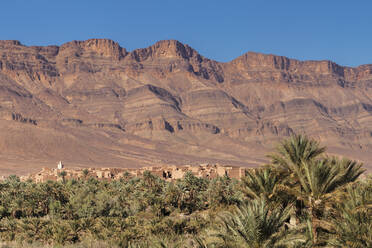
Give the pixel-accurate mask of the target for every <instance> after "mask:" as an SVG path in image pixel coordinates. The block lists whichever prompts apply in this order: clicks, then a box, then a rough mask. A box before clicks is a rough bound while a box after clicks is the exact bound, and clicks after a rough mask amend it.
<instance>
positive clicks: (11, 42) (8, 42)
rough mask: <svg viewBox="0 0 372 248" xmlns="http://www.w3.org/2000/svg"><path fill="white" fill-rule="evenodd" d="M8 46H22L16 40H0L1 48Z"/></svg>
mask: <svg viewBox="0 0 372 248" xmlns="http://www.w3.org/2000/svg"><path fill="white" fill-rule="evenodd" d="M9 46H22V44H21V42H20V41H18V40H0V47H2V48H3V47H9Z"/></svg>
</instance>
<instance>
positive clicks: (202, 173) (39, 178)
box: [20, 162, 246, 182]
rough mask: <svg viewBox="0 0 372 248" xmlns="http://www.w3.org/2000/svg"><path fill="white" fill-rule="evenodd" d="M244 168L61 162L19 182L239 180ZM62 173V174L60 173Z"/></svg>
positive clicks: (216, 165) (207, 165)
mask: <svg viewBox="0 0 372 248" xmlns="http://www.w3.org/2000/svg"><path fill="white" fill-rule="evenodd" d="M245 170H246V168H244V167H235V166H223V165H219V164H201V165H198V166H195V165H182V166H181V165H164V166H148V167H140V168H65V167H64V165H63V164H62V162H59V163H58V166H57V168H43V169H42V170H41V171H40V172H38V173H34V174H30V175H27V176H21V177H20V179H21V181H27V180H32V181H34V182H46V181H49V180H51V181H61V180H69V179H75V180H83V179H87V178H92V177H93V178H96V179H98V180H108V181H111V180H119V179H120V178H127V177H141V176H142V175H143V174H144V172H145V171H149V172H150V173H151V174H153V175H156V176H158V177H160V178H162V179H164V180H166V181H173V180H177V179H181V178H183V177H184V175H185V174H186V173H187V172H188V171H189V172H191V173H192V174H193V175H194V176H196V177H202V178H210V179H212V178H216V177H219V176H220V177H221V176H228V177H230V178H235V179H240V178H241V177H243V176H244V175H245ZM62 171H64V173H61V172H62ZM62 175H63V176H62Z"/></svg>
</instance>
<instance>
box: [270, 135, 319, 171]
mask: <svg viewBox="0 0 372 248" xmlns="http://www.w3.org/2000/svg"><path fill="white" fill-rule="evenodd" d="M276 150H277V151H276V153H274V154H270V155H268V157H269V158H270V159H271V164H272V165H274V166H275V168H276V169H279V170H280V171H282V172H284V173H291V172H295V171H297V170H299V167H301V163H302V162H307V161H311V160H313V159H316V158H319V156H320V155H322V154H324V152H325V150H326V148H325V147H322V146H320V144H319V142H318V141H316V140H314V139H310V138H308V137H307V136H305V135H301V134H299V135H293V136H291V137H290V138H289V139H286V140H284V141H282V142H281V143H280V145H279V146H278V147H277V149H276Z"/></svg>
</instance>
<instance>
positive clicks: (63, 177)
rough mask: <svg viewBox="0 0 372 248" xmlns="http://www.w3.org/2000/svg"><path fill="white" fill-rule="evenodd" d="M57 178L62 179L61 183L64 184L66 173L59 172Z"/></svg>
mask: <svg viewBox="0 0 372 248" xmlns="http://www.w3.org/2000/svg"><path fill="white" fill-rule="evenodd" d="M59 176H60V177H62V182H63V183H65V182H66V176H67V172H66V171H61V172H60V173H59Z"/></svg>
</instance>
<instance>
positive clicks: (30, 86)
mask: <svg viewBox="0 0 372 248" xmlns="http://www.w3.org/2000/svg"><path fill="white" fill-rule="evenodd" d="M371 99H372V65H362V66H358V67H354V68H352V67H344V66H340V65H338V64H336V63H334V62H331V61H299V60H294V59H289V58H286V57H283V56H275V55H267V54H260V53H253V52H248V53H246V54H244V55H242V56H240V57H238V58H237V59H235V60H232V61H230V62H227V63H221V62H217V61H214V60H211V59H208V58H205V57H203V56H202V55H200V54H199V53H198V52H197V51H195V50H194V49H193V48H191V47H190V46H188V45H185V44H182V43H181V42H179V41H174V40H166V41H159V42H157V43H156V44H154V45H152V46H150V47H148V48H143V49H136V50H134V51H131V52H129V51H127V50H126V49H125V48H122V47H120V45H119V44H118V43H116V42H114V41H111V40H107V39H91V40H87V41H72V42H68V43H66V44H63V45H62V46H47V47H39V46H24V45H22V44H21V43H20V42H19V41H0V127H1V132H0V163H1V164H2V166H0V174H12V173H26V172H29V171H30V170H35V171H37V170H38V169H40V168H41V167H43V166H54V164H53V163H54V161H59V160H63V161H65V163H70V164H71V165H73V166H76V165H79V166H104V167H107V166H115V167H118V166H119V167H120V166H122V167H128V166H132V167H138V166H149V165H158V164H199V163H205V162H211V163H224V164H231V165H239V166H254V165H257V164H260V163H262V162H264V161H265V156H264V155H265V154H266V153H267V152H270V151H272V149H273V145H274V144H275V142H277V141H278V140H280V139H281V138H283V137H288V136H289V135H291V134H292V133H294V132H296V133H299V132H301V133H306V134H308V135H311V136H312V137H315V138H317V139H319V140H320V141H321V142H322V143H323V144H324V145H327V146H328V147H329V152H330V153H333V154H338V155H345V156H349V157H352V158H355V159H359V160H361V161H364V162H365V163H366V165H367V167H368V166H370V165H369V164H368V161H370V160H371V158H372V155H371V154H372V100H371ZM371 168H372V167H371Z"/></svg>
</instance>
